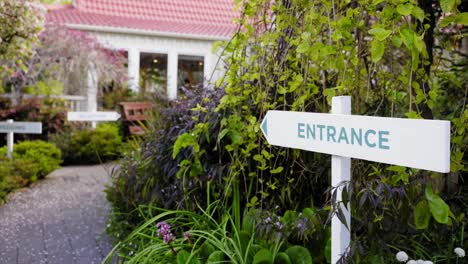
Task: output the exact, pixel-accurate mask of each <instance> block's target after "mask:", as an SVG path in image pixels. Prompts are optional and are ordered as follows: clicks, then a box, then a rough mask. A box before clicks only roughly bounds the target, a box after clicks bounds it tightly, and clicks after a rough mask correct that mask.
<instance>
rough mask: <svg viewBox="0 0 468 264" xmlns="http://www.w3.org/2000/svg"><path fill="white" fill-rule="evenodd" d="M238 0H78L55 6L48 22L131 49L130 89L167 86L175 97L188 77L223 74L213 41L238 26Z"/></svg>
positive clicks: (110, 45) (191, 79) (224, 37)
mask: <svg viewBox="0 0 468 264" xmlns="http://www.w3.org/2000/svg"><path fill="white" fill-rule="evenodd" d="M233 2H234V1H233V0H75V1H73V4H72V5H65V6H60V7H55V8H52V9H50V10H49V11H48V14H47V22H48V23H59V24H63V25H65V26H67V27H68V28H71V29H76V30H81V31H85V32H89V33H91V34H94V35H95V36H96V38H97V40H98V41H99V42H100V43H101V44H102V45H104V46H105V47H107V48H110V49H117V50H124V51H126V53H127V56H128V77H129V87H130V89H132V90H134V91H141V89H161V88H162V89H166V92H167V96H168V98H170V99H174V98H177V92H178V87H180V86H182V85H185V84H186V82H189V83H190V84H192V85H195V84H199V83H200V82H206V81H207V80H214V79H216V78H217V76H216V75H217V71H215V67H216V64H217V61H218V59H219V58H218V56H217V55H216V54H215V53H213V51H212V49H213V44H214V43H215V42H216V41H220V40H221V41H222V40H228V39H229V38H230V36H231V35H232V34H233V32H234V31H235V28H236V26H235V24H234V23H233V17H234V15H235V12H234V3H233ZM212 77H213V78H212ZM184 82H185V83H184Z"/></svg>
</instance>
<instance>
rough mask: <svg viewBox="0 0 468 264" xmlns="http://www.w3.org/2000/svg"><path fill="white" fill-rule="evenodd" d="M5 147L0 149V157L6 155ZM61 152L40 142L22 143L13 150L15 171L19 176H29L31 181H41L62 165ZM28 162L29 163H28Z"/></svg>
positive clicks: (49, 144)
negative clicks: (18, 171) (19, 173)
mask: <svg viewBox="0 0 468 264" xmlns="http://www.w3.org/2000/svg"><path fill="white" fill-rule="evenodd" d="M6 151H7V150H6V147H3V148H1V149H0V155H2V156H5V155H6ZM61 158H62V152H61V151H60V149H58V148H57V147H56V146H55V145H54V144H52V143H48V142H45V141H41V140H34V141H22V142H19V143H17V144H15V146H14V148H13V159H14V162H15V164H17V166H16V168H15V169H16V170H20V171H22V173H21V175H29V177H28V178H29V179H30V180H31V181H33V182H34V181H36V180H37V179H43V178H44V177H45V176H47V174H49V173H51V172H52V171H53V170H55V169H57V168H59V167H60V166H59V165H60V163H62V159H61ZM25 160H26V161H28V162H25V164H23V166H18V164H21V162H22V161H25ZM29 161H30V162H29Z"/></svg>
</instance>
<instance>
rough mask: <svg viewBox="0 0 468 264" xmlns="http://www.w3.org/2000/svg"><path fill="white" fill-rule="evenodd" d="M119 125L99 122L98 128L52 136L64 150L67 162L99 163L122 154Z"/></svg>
mask: <svg viewBox="0 0 468 264" xmlns="http://www.w3.org/2000/svg"><path fill="white" fill-rule="evenodd" d="M119 131H120V129H119V126H118V125H115V124H110V123H103V124H99V125H98V126H97V128H96V130H89V129H86V130H80V131H72V132H71V133H62V134H59V135H55V136H52V137H51V141H53V142H55V144H56V145H57V146H58V147H59V148H60V149H61V150H62V153H63V159H64V163H65V164H98V163H100V162H105V161H110V160H114V159H116V158H118V157H119V156H120V148H121V146H122V137H121V135H120V134H119Z"/></svg>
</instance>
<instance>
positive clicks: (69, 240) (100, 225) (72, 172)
mask: <svg viewBox="0 0 468 264" xmlns="http://www.w3.org/2000/svg"><path fill="white" fill-rule="evenodd" d="M110 170H111V167H109V166H86V167H85V166H83V167H65V168H62V169H60V170H57V171H55V172H53V173H52V174H51V175H49V176H47V178H46V179H45V180H43V181H40V182H39V183H37V184H35V185H33V186H32V187H31V188H27V189H23V190H20V191H18V192H16V193H14V194H13V195H12V196H11V197H10V201H9V202H8V203H7V204H6V205H2V206H0V263H1V264H4V263H5V264H36V263H39V264H42V263H47V264H55V263H57V264H59V263H60V264H81V263H83V264H92V263H100V262H101V260H102V259H103V257H104V256H105V255H106V254H107V252H109V251H110V249H111V246H110V243H109V241H108V238H107V237H106V236H105V227H106V217H107V213H108V209H109V206H108V204H107V202H106V198H105V194H104V192H103V189H104V184H105V183H106V182H107V181H108V178H109V176H108V175H109V174H108V173H109V172H110Z"/></svg>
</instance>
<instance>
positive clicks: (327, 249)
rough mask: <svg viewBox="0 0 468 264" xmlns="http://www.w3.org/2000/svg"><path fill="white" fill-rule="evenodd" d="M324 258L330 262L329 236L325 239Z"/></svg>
mask: <svg viewBox="0 0 468 264" xmlns="http://www.w3.org/2000/svg"><path fill="white" fill-rule="evenodd" d="M325 258H326V260H327V263H331V238H329V239H328V240H327V244H326V245H325Z"/></svg>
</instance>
